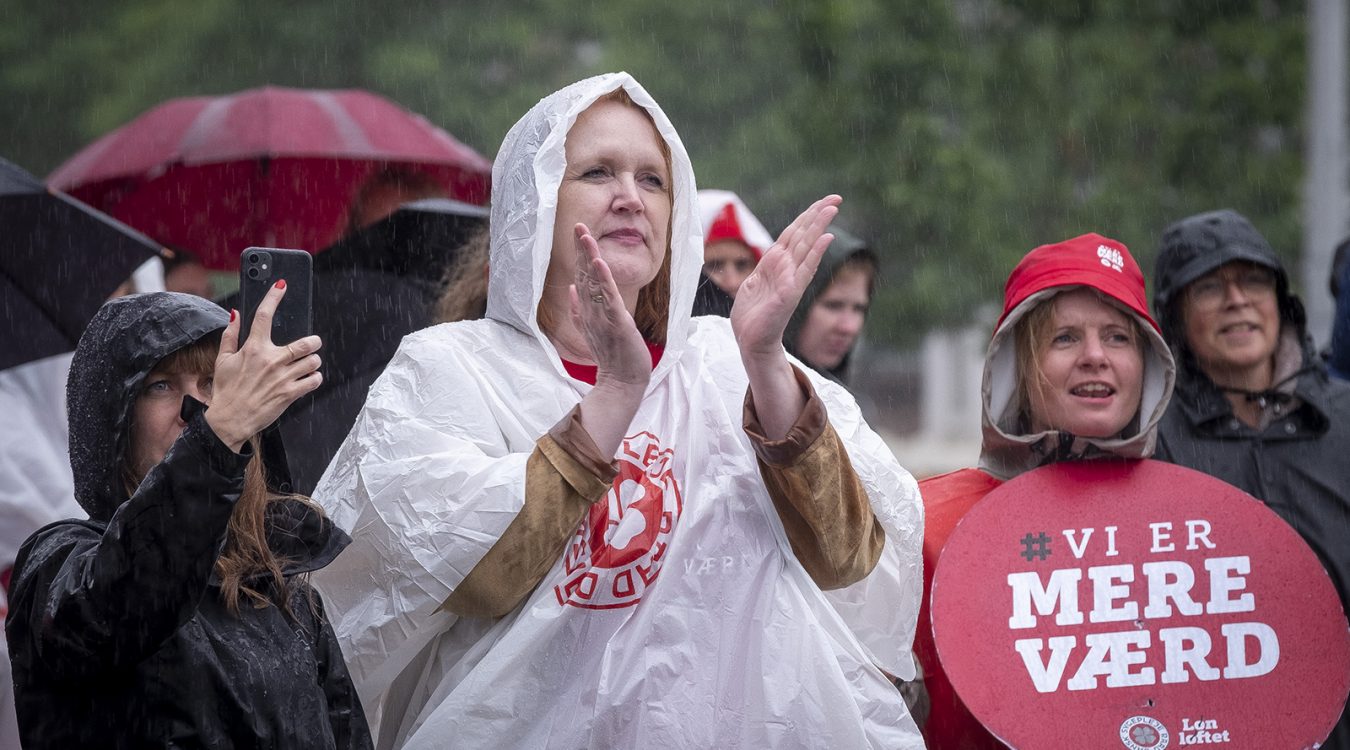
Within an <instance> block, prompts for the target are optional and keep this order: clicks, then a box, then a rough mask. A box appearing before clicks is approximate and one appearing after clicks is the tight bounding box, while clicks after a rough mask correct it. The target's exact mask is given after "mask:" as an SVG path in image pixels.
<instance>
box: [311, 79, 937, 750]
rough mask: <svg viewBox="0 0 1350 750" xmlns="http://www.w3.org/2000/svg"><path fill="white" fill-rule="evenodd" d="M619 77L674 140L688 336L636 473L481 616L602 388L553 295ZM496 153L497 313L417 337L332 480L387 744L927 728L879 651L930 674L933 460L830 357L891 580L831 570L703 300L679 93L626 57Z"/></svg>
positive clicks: (657, 379) (358, 636)
mask: <svg viewBox="0 0 1350 750" xmlns="http://www.w3.org/2000/svg"><path fill="white" fill-rule="evenodd" d="M619 87H623V88H624V89H626V91H627V92H628V94H629V95H630V96H631V97H632V99H633V100H634V101H635V102H636V103H637V104H638V105H640V106H642V107H644V108H646V110H647V111H648V112H649V113H650V114H651V116H652V118H653V120H654V121H655V123H656V126H657V129H658V131H659V132H660V133H661V135H662V136H663V137H664V138H665V139H666V141H667V142H668V143H669V145H670V150H671V159H672V163H673V190H674V196H673V201H674V207H673V219H672V233H671V246H672V252H673V261H672V264H673V266H672V281H671V286H672V293H671V300H670V324H669V328H668V342H667V348H666V350H665V355H664V357H663V358H662V359H661V362H660V364H659V365H658V367H657V368H656V370H655V371H654V372H653V374H652V378H651V382H650V385H649V386H648V390H647V395H646V397H645V399H644V401H643V403H642V405H641V407H640V409H639V410H638V413H637V415H636V417H635V418H634V420H633V422H632V425H631V428H630V430H629V435H630V437H629V438H627V439H626V440H625V441H624V444H623V445H622V447H621V448H620V449H619V455H617V456H616V458H617V459H618V461H619V463H620V465H621V467H622V471H621V473H620V476H619V478H618V479H616V480H615V486H614V489H613V490H612V491H611V492H610V494H609V496H608V497H607V498H606V499H605V500H604V501H601V502H599V503H597V504H596V506H595V507H594V508H593V510H592V512H591V514H590V518H589V519H587V520H585V521H583V523H582V524H581V525H580V527H579V528H578V529H577V532H576V536H575V537H574V540H573V542H572V543H570V544H569V545H568V548H567V549H566V551H565V552H564V554H563V555H562V557H561V558H560V559H559V560H558V561H557V562H556V563H555V564H554V566H553V568H552V569H551V570H550V571H549V573H548V574H547V575H546V576H545V577H544V579H543V581H542V582H541V583H540V584H539V585H538V586H537V587H536V589H535V590H534V591H533V592H532V593H531V594H530V596H529V597H527V599H526V600H525V601H524V602H523V603H522V604H521V605H520V606H518V607H517V608H516V609H515V610H514V611H513V612H511V613H510V614H508V615H507V616H505V617H503V618H500V619H498V620H479V619H472V618H461V619H457V618H456V617H455V616H454V615H452V614H449V613H448V612H446V611H444V610H441V609H440V605H441V604H442V602H444V601H445V599H446V597H447V596H449V595H450V593H451V592H452V591H454V589H455V587H456V586H457V585H459V583H460V582H461V581H462V580H463V579H464V577H465V576H466V575H467V574H468V573H469V571H470V570H472V569H473V567H474V565H475V564H477V563H478V561H479V560H480V559H482V557H483V556H484V555H485V554H486V553H487V551H488V549H489V548H490V547H491V546H492V545H493V543H494V542H495V541H496V540H497V539H498V537H500V536H501V534H502V533H503V532H504V531H505V529H506V528H507V525H508V524H510V522H511V521H512V519H513V518H514V517H515V515H516V513H517V512H518V511H519V510H520V508H521V507H522V505H523V503H524V497H525V464H526V459H527V458H528V457H529V455H530V454H531V452H532V451H533V450H534V449H535V445H536V441H537V440H538V439H539V438H540V437H541V436H542V435H543V434H544V433H545V432H547V431H548V430H549V428H551V427H552V426H553V425H554V424H555V423H557V422H558V421H559V420H560V419H561V418H562V417H563V416H564V415H565V414H566V413H567V412H568V411H569V410H570V409H572V408H573V407H574V406H575V405H576V404H577V403H578V402H579V401H580V400H581V398H582V396H583V395H584V394H585V393H586V392H587V391H588V389H589V386H587V385H586V384H584V383H581V382H578V381H576V380H573V379H571V378H570V377H568V376H567V374H566V373H565V371H564V370H563V367H562V364H561V362H560V360H559V357H558V355H557V353H556V352H555V350H554V348H553V346H552V345H551V344H550V343H549V341H548V339H547V337H545V336H544V334H542V333H541V332H540V330H539V327H538V324H537V322H536V320H535V308H536V305H537V302H538V300H539V299H540V296H541V293H542V289H543V284H544V276H545V272H546V269H547V267H548V262H549V254H550V252H551V247H550V245H551V241H552V237H553V220H554V211H555V205H556V202H557V195H558V185H559V183H560V180H561V177H562V173H563V167H564V149H563V145H564V139H565V137H566V134H567V131H568V129H569V128H570V127H571V125H572V123H573V121H574V120H575V118H576V116H577V115H578V114H579V113H580V112H582V111H584V110H585V109H586V108H587V107H589V106H590V104H591V103H593V102H594V101H595V100H596V99H597V98H598V97H600V96H601V95H603V94H605V93H608V92H610V91H613V90H615V89H617V88H619ZM492 176H493V207H492V249H491V272H490V273H491V276H490V285H489V294H488V308H487V319H486V320H482V321H474V322H462V323H451V324H445V325H441V326H437V327H434V328H430V329H427V330H424V331H421V332H418V333H415V334H413V335H410V336H408V337H407V338H406V339H404V341H403V343H402V346H401V347H400V349H399V351H398V354H397V355H395V357H394V359H393V360H392V361H391V362H390V364H389V367H388V369H387V370H386V371H385V373H384V375H383V376H382V377H381V378H380V379H379V381H378V382H376V384H375V385H374V386H373V387H372V389H371V392H370V395H369V398H368V400H367V402H366V405H365V408H364V410H363V411H362V413H361V415H360V417H359V418H358V419H357V422H356V424H355V426H354V427H353V429H352V432H351V434H350V435H349V436H348V437H347V440H346V442H345V443H344V444H343V446H342V448H341V449H340V450H339V452H338V454H337V456H336V458H335V459H334V460H333V463H332V464H331V465H330V466H329V468H328V471H327V472H326V473H325V475H324V477H323V479H322V480H321V481H320V483H319V487H318V489H317V491H316V492H315V495H314V496H315V498H316V499H317V500H319V501H320V502H321V503H323V505H324V506H325V507H326V509H327V510H328V512H329V513H330V514H331V515H332V517H333V518H334V519H335V520H336V522H337V523H338V524H339V525H341V526H342V527H343V528H345V529H347V530H348V531H350V533H351V535H352V537H353V540H354V541H353V543H352V545H351V546H350V547H349V548H348V549H347V550H346V551H345V552H344V553H343V554H342V555H341V556H340V557H339V558H338V559H337V561H336V562H334V563H333V564H331V565H329V566H328V567H327V568H325V569H324V570H323V571H320V572H319V573H317V574H316V583H317V585H318V587H319V588H320V589H321V591H322V593H323V596H324V600H325V602H326V606H327V609H328V612H329V615H330V617H331V619H332V621H333V625H334V627H335V629H336V630H337V633H338V635H339V637H340V638H341V640H342V643H343V650H344V652H345V653H346V656H347V659H348V662H349V665H350V668H351V672H352V677H353V679H354V680H355V682H356V685H357V688H358V690H359V692H360V694H361V699H362V701H363V702H364V704H365V706H366V710H367V713H368V714H369V715H370V718H371V720H372V726H374V727H375V732H376V734H377V737H378V742H379V745H380V746H381V747H408V748H442V747H447V746H454V747H457V748H480V747H484V748H486V747H492V748H505V747H519V748H567V749H569V750H570V749H572V748H621V747H649V746H656V747H667V748H733V747H743V748H777V747H816V748H819V747H831V748H868V747H878V748H880V747H885V748H911V747H914V748H917V747H922V740H921V739H920V737H919V734H918V731H917V729H916V728H915V726H914V723H913V722H912V720H911V719H910V717H909V715H908V712H907V710H906V708H905V705H904V703H903V701H902V700H901V697H900V695H899V693H898V692H897V691H896V689H895V688H894V687H893V686H892V685H890V684H889V683H888V682H887V680H886V679H885V677H884V676H883V675H882V673H881V671H880V670H879V669H878V668H877V667H878V665H879V666H880V667H882V668H884V669H886V670H887V671H889V672H891V673H892V674H896V675H900V676H912V667H911V666H910V665H911V661H910V654H909V647H910V643H911V640H912V636H913V630H914V625H915V617H916V613H917V610H918V598H919V592H920V589H921V579H920V570H919V566H920V557H919V547H920V541H921V539H922V511H921V508H920V505H919V496H918V490H917V487H916V485H915V482H914V480H913V479H912V478H911V477H910V475H909V474H908V473H907V472H906V471H905V470H904V469H902V468H901V467H900V466H899V465H898V464H897V463H896V461H895V458H894V457H893V456H892V455H891V453H890V452H889V451H888V450H887V448H886V446H885V445H884V444H883V443H882V441H881V440H880V439H879V438H878V437H877V435H876V434H875V433H873V432H872V431H871V429H869V428H868V427H867V425H866V424H865V423H864V422H863V421H862V419H861V417H860V416H859V414H858V408H857V406H856V405H855V404H854V402H853V401H852V399H851V398H850V397H849V396H848V395H847V393H845V392H844V391H843V390H842V389H840V388H838V387H836V386H835V385H834V384H832V383H828V382H826V381H824V380H823V379H819V378H813V382H814V383H815V387H816V388H817V390H818V393H819V395H820V397H821V398H822V399H824V401H825V403H826V407H827V409H828V412H829V415H830V420H831V423H832V424H833V425H834V427H835V429H836V430H837V432H838V433H839V435H840V437H841V438H842V440H843V441H844V443H845V445H846V446H847V450H848V452H849V455H850V458H851V460H852V462H853V465H854V467H855V469H856V470H857V472H858V474H859V476H860V477H861V479H862V482H863V484H864V485H865V487H866V489H867V492H868V495H869V498H870V500H871V503H872V507H873V509H874V511H875V514H876V517H877V518H878V519H879V521H880V522H881V524H882V526H883V527H884V528H885V531H886V545H885V549H884V553H883V556H882V561H881V563H880V564H879V565H878V566H877V568H876V569H875V570H874V572H872V573H871V574H870V575H869V576H868V578H866V579H864V580H863V581H860V582H859V583H857V584H855V585H853V586H851V587H849V588H846V589H843V590H840V591H837V592H830V594H829V595H827V594H824V593H822V592H821V591H820V590H819V589H818V588H817V587H816V585H815V584H814V583H813V582H812V580H811V578H810V577H809V576H808V574H807V573H806V571H805V569H804V568H803V567H802V566H801V565H800V564H799V563H798V561H797V560H796V558H795V556H794V555H793V553H792V550H791V548H790V546H789V544H788V539H787V536H786V534H785V532H784V530H783V528H782V526H781V524H780V521H779V518H778V515H777V512H776V510H775V508H774V505H773V502H772V500H771V499H770V497H769V495H768V493H767V491H766V490H765V488H764V484H763V482H762V480H761V478H760V476H759V470H758V467H757V465H756V462H755V456H754V454H753V453H752V450H751V446H750V443H749V439H748V438H747V437H746V435H745V432H744V430H743V429H742V427H741V409H742V401H743V399H744V397H745V392H746V388H747V380H746V375H745V371H744V369H743V367H742V365H741V362H740V358H739V354H738V350H737V347H736V345H735V342H734V340H733V338H732V335H731V330H730V327H729V325H728V323H727V321H726V320H725V319H720V318H718V319H712V318H699V319H691V317H690V315H689V310H690V306H691V302H692V298H693V294H694V287H695V284H696V283H697V279H698V272H699V267H700V265H701V263H702V252H701V249H702V239H701V236H700V231H699V227H698V212H697V208H696V203H695V197H694V193H695V188H694V176H693V170H692V168H691V166H690V161H689V157H688V155H687V154H686V152H685V149H684V146H683V145H682V144H681V143H680V140H679V137H678V136H677V135H676V133H675V130H674V128H673V127H672V126H671V124H670V122H669V120H667V119H666V117H665V115H664V114H663V113H662V111H661V109H660V108H659V107H657V105H656V103H655V102H654V101H653V100H652V98H651V97H650V96H649V95H648V94H647V92H646V91H645V90H643V89H642V87H641V86H639V85H638V83H637V82H636V81H634V80H633V79H632V78H631V77H629V76H628V75H627V74H622V73H620V74H610V75H605V76H600V77H596V78H592V79H589V80H586V81H582V82H580V83H577V84H574V85H572V86H569V87H567V88H566V89H563V90H562V91H559V92H557V93H555V94H553V95H551V96H549V97H548V98H546V99H544V100H543V101H541V102H540V103H539V104H537V105H536V106H535V107H534V108H533V109H532V110H530V112H529V113H528V114H527V115H526V116H525V117H524V118H523V119H522V120H521V121H520V122H519V123H517V124H516V126H515V127H514V128H512V130H511V132H510V133H509V134H508V135H507V136H506V140H505V142H504V143H503V144H502V148H501V151H500V153H499V154H498V156H497V161H496V163H495V165H494V167H493V175H492ZM808 372H809V370H808ZM602 506H603V507H602ZM592 529H594V530H595V533H594V534H592Z"/></svg>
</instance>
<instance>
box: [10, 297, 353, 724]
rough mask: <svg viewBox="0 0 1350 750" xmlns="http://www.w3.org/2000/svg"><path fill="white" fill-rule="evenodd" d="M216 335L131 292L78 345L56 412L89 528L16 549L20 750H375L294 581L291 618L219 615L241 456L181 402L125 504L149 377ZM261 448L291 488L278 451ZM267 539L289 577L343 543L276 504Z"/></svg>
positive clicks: (203, 323) (248, 612)
mask: <svg viewBox="0 0 1350 750" xmlns="http://www.w3.org/2000/svg"><path fill="white" fill-rule="evenodd" d="M226 322H227V321H226V316H225V313H224V311H223V310H221V309H220V308H219V307H217V306H216V305H214V304H212V303H209V302H206V301H205V300H200V299H197V298H195V297H190V296H188V295H180V294H168V293H154V294H142V295H134V296H131V297H124V298H121V299H118V300H114V301H112V302H109V303H107V304H106V305H104V307H103V308H102V309H101V310H100V311H99V313H98V314H97V315H96V316H95V317H94V320H93V321H92V322H91V323H90V326H89V328H88V329H87V330H86V332H85V334H84V336H83V337H82V339H81V342H80V346H79V348H78V349H77V350H76V354H75V358H74V361H73V363H72V365H71V369H70V379H69V381H68V385H67V399H68V403H69V414H70V436H71V437H70V456H71V466H72V468H73V470H74V478H75V492H76V498H77V499H78V500H79V502H80V504H81V505H82V506H83V507H84V509H85V510H87V511H88V512H89V516H90V517H89V520H87V521H78V520H69V521H61V522H58V523H55V524H51V525H49V526H47V527H45V528H43V529H40V530H39V531H37V532H36V533H35V534H34V535H33V536H32V537H30V538H29V539H28V541H27V542H25V544H24V546H23V548H22V549H21V550H20V552H19V556H18V560H17V562H16V564H15V569H14V585H13V589H12V598H11V602H10V612H9V618H8V621H7V625H6V630H7V635H8V638H9V650H10V658H11V660H12V662H13V666H14V681H15V702H16V707H17V710H18V716H19V728H20V733H21V735H22V741H23V744H24V747H25V748H27V749H28V750H38V749H40V748H76V747H78V748H155V747H173V748H213V749H217V750H218V749H220V748H296V749H304V748H366V747H370V746H371V742H370V736H369V730H368V729H367V726H366V720H365V716H364V714H363V713H362V710H361V706H360V703H359V701H358V699H357V696H356V692H355V690H354V689H353V688H352V684H351V680H350V678H349V676H348V674H347V670H346V666H345V664H344V662H343V659H342V654H341V653H340V651H339V650H338V645H337V641H336V639H335V638H334V636H333V632H332V630H331V628H330V627H329V625H328V623H327V622H326V620H325V619H324V617H323V610H322V602H321V601H320V599H319V596H318V594H317V592H314V591H312V590H311V589H309V587H308V585H307V584H305V583H304V582H303V581H302V580H297V581H294V584H295V585H293V586H292V587H291V588H292V594H291V600H290V604H291V610H292V613H293V615H292V616H288V615H286V614H285V613H283V612H282V611H280V610H279V609H278V608H277V607H275V606H267V607H264V608H256V607H254V606H253V605H252V603H251V602H249V601H248V600H247V599H241V601H240V607H239V613H238V615H233V614H230V613H229V612H228V611H227V610H226V608H225V605H224V602H223V600H222V598H221V595H220V588H219V580H218V579H217V577H216V575H215V572H214V566H215V562H216V558H217V557H218V555H219V554H220V551H221V549H222V545H223V543H224V539H225V534H226V526H227V524H228V522H229V518H230V515H231V513H232V511H233V509H234V504H235V502H236V501H237V500H238V498H239V495H240V492H241V490H242V487H243V481H244V468H245V466H246V464H247V462H248V459H249V458H250V455H251V454H250V452H249V449H248V447H247V446H246V447H245V450H244V454H243V455H238V454H235V453H234V452H232V451H231V450H230V449H229V448H228V447H227V446H225V445H224V444H223V443H221V442H220V440H219V439H218V438H217V437H216V436H215V433H213V432H212V431H211V429H210V427H209V426H208V425H207V424H206V421H205V419H204V416H203V414H204V411H203V409H202V406H201V404H199V403H197V402H196V401H193V400H192V399H185V403H184V407H183V413H184V417H185V419H187V422H188V424H187V427H185V428H184V430H183V433H182V435H181V436H180V437H179V438H178V440H177V441H176V442H175V443H174V445H173V447H172V448H171V449H170V450H169V452H168V454H167V455H166V456H165V458H164V460H163V461H162V462H161V463H159V464H158V465H157V466H155V467H154V468H153V469H151V471H150V473H149V474H148V475H147V476H146V478H145V480H144V481H143V482H142V483H141V485H140V486H139V487H138V488H137V489H136V491H135V493H134V494H133V495H131V496H130V497H127V493H126V491H125V490H124V489H123V487H122V481H121V478H120V476H118V471H117V467H118V466H119V463H120V462H119V460H118V459H119V457H120V456H121V455H123V452H124V451H125V448H126V445H127V442H128V440H129V435H130V421H131V414H132V407H133V404H134V402H135V398H136V395H137V394H138V393H139V391H140V388H141V384H142V381H143V380H144V379H145V377H146V375H148V374H149V371H150V369H151V368H152V367H153V366H154V365H155V363H156V362H158V361H159V360H160V359H162V358H163V357H164V356H165V355H167V354H169V353H171V352H173V351H176V350H178V349H180V348H182V347H184V346H186V345H188V344H190V343H192V342H195V341H198V340H200V339H202V338H203V337H205V336H208V335H211V334H213V333H215V332H218V331H220V330H221V329H223V328H224V327H225V324H226ZM262 442H263V446H264V447H263V454H264V461H265V462H266V463H267V464H268V467H269V470H270V471H271V472H272V473H273V476H274V477H283V478H284V476H285V474H284V471H285V468H284V467H285V459H284V451H282V450H281V449H280V442H279V439H278V438H277V437H276V435H275V433H274V432H272V433H265V434H264V437H263V441H262ZM276 489H279V490H282V491H284V490H285V486H284V484H282V485H279V486H278V487H276ZM267 535H268V541H269V544H271V545H272V549H273V551H274V552H276V553H278V554H280V555H281V556H283V557H284V558H286V560H287V562H286V563H285V565H284V572H285V574H286V575H287V576H288V577H290V576H296V575H300V574H303V573H306V572H309V571H312V570H316V569H318V568H321V567H323V566H324V565H326V564H327V563H328V562H330V561H331V560H332V559H333V558H334V557H335V556H336V555H337V553H338V552H339V551H341V549H342V548H343V547H344V546H345V545H346V544H347V542H348V541H349V540H348V539H347V537H346V535H345V534H343V533H342V531H340V530H338V529H337V528H335V527H334V526H333V525H332V524H331V523H329V522H328V521H327V519H325V518H323V516H322V515H321V514H319V513H317V512H315V511H314V510H313V509H312V508H311V507H310V506H309V505H307V504H305V503H302V502H299V501H285V502H280V503H274V504H273V505H272V507H271V510H270V511H269V518H268V523H267ZM255 585H259V586H260V585H263V584H262V582H261V581H259V582H255Z"/></svg>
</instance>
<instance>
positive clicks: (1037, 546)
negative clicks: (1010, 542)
mask: <svg viewBox="0 0 1350 750" xmlns="http://www.w3.org/2000/svg"><path fill="white" fill-rule="evenodd" d="M1022 547H1023V549H1022V553H1021V554H1022V557H1024V558H1026V561H1027V562H1031V561H1032V560H1035V559H1037V558H1040V559H1042V560H1044V559H1045V558H1047V557H1049V556H1050V537H1048V536H1046V535H1045V532H1044V531H1042V532H1040V533H1039V534H1037V535H1036V536H1032V535H1031V532H1027V535H1026V536H1024V537H1022Z"/></svg>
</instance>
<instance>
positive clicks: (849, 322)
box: [783, 225, 878, 383]
mask: <svg viewBox="0 0 1350 750" xmlns="http://www.w3.org/2000/svg"><path fill="white" fill-rule="evenodd" d="M829 232H830V234H833V235H834V242H832V243H830V246H829V248H827V249H826V251H825V257H824V258H822V259H821V261H820V268H819V269H818V270H817V271H816V275H815V277H814V278H813V279H811V283H810V285H809V286H807V288H806V292H805V293H804V294H803V295H802V300H801V302H799V303H798V304H797V309H796V311H795V312H793V314H792V319H791V320H790V321H788V327H787V331H786V332H785V333H784V334H783V344H784V346H786V347H787V350H788V352H789V353H790V354H792V355H793V356H795V357H797V358H798V359H800V360H801V361H803V362H805V363H806V364H808V365H810V366H811V368H812V369H814V370H815V371H816V372H819V373H820V374H821V375H824V376H825V377H827V378H829V379H831V380H833V381H835V382H837V383H843V382H845V380H846V378H847V377H848V371H849V359H850V358H851V357H852V354H853V349H854V347H855V346H856V345H857V343H858V337H859V336H861V335H862V329H863V323H864V322H866V320H867V310H868V308H869V307H871V304H872V293H873V292H874V291H875V289H876V278H877V270H878V263H877V256H876V255H875V254H873V252H872V251H871V250H870V249H869V248H868V247H867V245H866V244H865V243H864V242H863V241H862V240H860V239H858V238H857V237H855V236H853V235H852V234H849V233H848V232H846V231H844V230H843V229H840V228H839V227H838V226H837V225H831V226H830V227H829Z"/></svg>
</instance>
